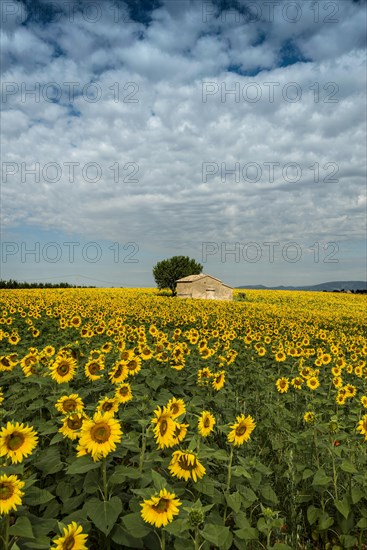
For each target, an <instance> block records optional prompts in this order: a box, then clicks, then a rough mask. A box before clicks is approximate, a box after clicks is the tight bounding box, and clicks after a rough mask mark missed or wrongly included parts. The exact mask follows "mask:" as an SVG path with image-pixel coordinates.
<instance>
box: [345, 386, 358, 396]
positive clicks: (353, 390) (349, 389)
mask: <svg viewBox="0 0 367 550" xmlns="http://www.w3.org/2000/svg"><path fill="white" fill-rule="evenodd" d="M344 388H345V391H346V396H347V397H354V396H355V395H356V393H357V388H356V387H355V386H353V384H347V385H346V386H344Z"/></svg>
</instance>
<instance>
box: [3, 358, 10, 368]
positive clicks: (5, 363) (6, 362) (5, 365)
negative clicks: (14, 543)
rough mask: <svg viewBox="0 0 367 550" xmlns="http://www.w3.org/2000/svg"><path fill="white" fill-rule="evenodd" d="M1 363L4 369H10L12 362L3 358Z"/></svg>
mask: <svg viewBox="0 0 367 550" xmlns="http://www.w3.org/2000/svg"><path fill="white" fill-rule="evenodd" d="M1 363H2V364H3V365H4V367H10V361H9V359H7V358H6V357H3V358H2V359H1Z"/></svg>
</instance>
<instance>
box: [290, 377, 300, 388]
mask: <svg viewBox="0 0 367 550" xmlns="http://www.w3.org/2000/svg"><path fill="white" fill-rule="evenodd" d="M291 384H292V386H293V387H294V389H295V390H300V389H301V387H302V384H303V379H302V378H301V377H300V376H296V378H293V379H292V380H291Z"/></svg>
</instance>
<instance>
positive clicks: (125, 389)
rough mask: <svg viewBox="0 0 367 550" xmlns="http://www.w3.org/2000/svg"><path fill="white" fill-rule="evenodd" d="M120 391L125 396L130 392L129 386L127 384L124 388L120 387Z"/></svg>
mask: <svg viewBox="0 0 367 550" xmlns="http://www.w3.org/2000/svg"><path fill="white" fill-rule="evenodd" d="M119 393H120V395H122V396H123V397H125V396H126V395H127V394H128V393H129V388H127V387H126V386H123V387H122V388H120V390H119Z"/></svg>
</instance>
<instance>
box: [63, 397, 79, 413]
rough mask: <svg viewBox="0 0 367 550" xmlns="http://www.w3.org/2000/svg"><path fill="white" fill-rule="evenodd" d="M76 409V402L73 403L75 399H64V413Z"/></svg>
mask: <svg viewBox="0 0 367 550" xmlns="http://www.w3.org/2000/svg"><path fill="white" fill-rule="evenodd" d="M76 408H77V402H76V401H75V399H65V401H64V402H63V409H64V411H67V412H70V411H75V409H76Z"/></svg>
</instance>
